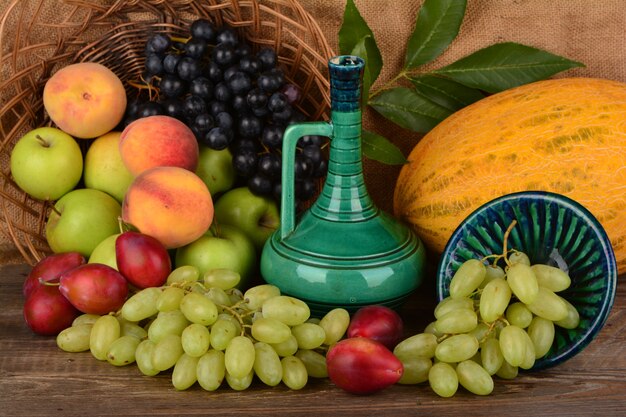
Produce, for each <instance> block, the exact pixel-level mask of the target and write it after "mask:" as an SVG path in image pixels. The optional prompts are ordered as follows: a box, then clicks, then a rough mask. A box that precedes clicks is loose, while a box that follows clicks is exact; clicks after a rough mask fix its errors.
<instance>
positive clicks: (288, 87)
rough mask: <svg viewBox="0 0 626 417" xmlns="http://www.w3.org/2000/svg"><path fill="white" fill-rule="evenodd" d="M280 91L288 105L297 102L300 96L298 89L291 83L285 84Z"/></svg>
mask: <svg viewBox="0 0 626 417" xmlns="http://www.w3.org/2000/svg"><path fill="white" fill-rule="evenodd" d="M280 91H281V92H282V93H283V94H284V95H285V97H287V101H289V104H293V103H296V102H297V101H298V100H300V97H301V95H302V92H301V91H300V88H298V86H297V85H295V84H292V83H287V84H285V85H284V86H283V88H282V89H281V90H280Z"/></svg>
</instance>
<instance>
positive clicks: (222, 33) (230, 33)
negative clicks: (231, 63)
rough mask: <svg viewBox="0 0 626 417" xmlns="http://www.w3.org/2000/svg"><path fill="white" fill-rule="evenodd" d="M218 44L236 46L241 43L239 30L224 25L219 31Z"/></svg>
mask: <svg viewBox="0 0 626 417" xmlns="http://www.w3.org/2000/svg"><path fill="white" fill-rule="evenodd" d="M216 40H217V44H218V45H227V46H230V47H234V46H236V45H237V44H238V43H239V37H238V36H237V32H235V30H234V29H233V28H230V27H227V26H224V27H222V28H220V30H219V32H218V33H217V39H216Z"/></svg>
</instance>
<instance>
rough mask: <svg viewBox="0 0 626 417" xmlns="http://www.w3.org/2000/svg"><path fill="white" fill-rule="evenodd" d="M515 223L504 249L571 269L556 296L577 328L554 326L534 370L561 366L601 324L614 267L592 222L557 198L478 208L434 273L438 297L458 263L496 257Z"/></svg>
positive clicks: (518, 197) (507, 200) (537, 195)
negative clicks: (571, 310) (575, 315)
mask: <svg viewBox="0 0 626 417" xmlns="http://www.w3.org/2000/svg"><path fill="white" fill-rule="evenodd" d="M513 220H516V221H517V224H516V225H515V226H514V227H513V229H512V231H511V233H510V235H509V238H508V245H507V246H508V248H509V249H517V250H520V251H523V252H525V253H526V254H527V255H528V257H529V258H530V260H531V263H533V264H534V263H547V264H552V265H555V254H557V257H558V256H560V257H561V259H562V261H564V262H565V264H566V265H567V268H568V269H569V275H570V278H571V281H572V283H571V286H570V287H569V288H568V289H567V290H565V291H563V292H560V293H558V294H559V295H561V296H562V297H564V298H565V299H566V300H568V301H569V302H570V303H572V304H573V305H574V306H575V307H576V309H577V310H578V312H579V314H580V324H579V326H578V327H577V328H576V329H573V330H567V329H563V328H561V327H559V326H556V325H555V333H556V334H555V341H554V344H553V345H552V348H551V349H550V351H549V352H548V353H547V354H546V356H544V357H543V358H541V359H538V360H537V361H536V362H535V365H534V367H533V368H532V369H533V370H537V369H544V368H548V367H551V366H555V365H557V364H560V363H562V362H564V361H566V360H567V359H570V358H571V357H573V356H575V355H576V354H577V353H578V352H580V351H582V350H583V349H584V348H585V347H586V346H587V345H588V344H589V343H590V342H591V341H592V340H593V339H594V338H595V336H596V335H597V333H598V332H599V331H600V329H601V328H602V326H603V325H604V323H605V321H606V319H607V317H608V314H609V311H610V309H611V307H612V305H613V301H614V299H615V286H616V283H617V267H616V262H615V254H614V252H613V249H612V247H611V243H610V241H609V238H608V236H607V234H606V232H605V231H604V229H603V228H602V226H601V225H600V223H599V222H598V221H597V220H596V218H595V217H594V216H593V215H592V214H591V213H590V212H589V211H588V210H587V209H585V208H584V207H583V206H582V205H580V204H579V203H577V202H576V201H574V200H572V199H570V198H568V197H565V196H563V195H560V194H554V193H550V192H541V191H526V192H519V193H513V194H508V195H505V196H502V197H499V198H497V199H494V200H492V201H490V202H488V203H486V204H485V205H483V206H481V207H479V208H478V209H477V210H476V211H474V212H473V213H472V214H471V215H470V216H468V217H467V219H465V220H464V221H463V222H462V223H461V224H460V225H459V227H458V228H457V229H456V230H455V232H454V233H453V234H452V236H451V237H450V240H449V241H448V244H447V245H446V248H445V249H444V253H443V255H442V257H441V259H440V262H439V266H438V271H437V297H438V299H439V300H442V299H443V298H445V297H447V296H448V294H449V292H448V288H449V284H450V280H451V279H452V276H453V274H454V272H455V271H456V270H457V269H458V268H459V266H460V265H461V263H463V262H464V261H466V260H468V259H471V258H479V259H480V258H482V257H484V256H486V255H490V254H500V253H502V250H503V240H504V234H505V232H506V230H507V228H508V226H509V225H510V224H511V222H512V221H513Z"/></svg>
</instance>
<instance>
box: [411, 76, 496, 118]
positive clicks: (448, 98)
mask: <svg viewBox="0 0 626 417" xmlns="http://www.w3.org/2000/svg"><path fill="white" fill-rule="evenodd" d="M410 80H411V82H412V83H413V85H414V86H415V90H416V91H417V93H418V94H421V95H422V96H424V97H426V98H428V99H430V100H432V101H434V102H435V103H437V104H439V105H441V106H443V107H445V108H446V109H448V110H451V111H453V112H454V111H457V110H460V109H462V108H463V107H466V106H469V105H470V104H472V103H474V102H476V101H478V100H480V99H483V98H484V97H485V95H484V94H483V93H482V92H481V91H480V90H477V89H475V88H471V87H467V86H464V85H463V84H459V83H457V82H456V81H454V80H450V79H448V78H443V77H439V76H436V75H429V74H426V75H421V76H417V77H410Z"/></svg>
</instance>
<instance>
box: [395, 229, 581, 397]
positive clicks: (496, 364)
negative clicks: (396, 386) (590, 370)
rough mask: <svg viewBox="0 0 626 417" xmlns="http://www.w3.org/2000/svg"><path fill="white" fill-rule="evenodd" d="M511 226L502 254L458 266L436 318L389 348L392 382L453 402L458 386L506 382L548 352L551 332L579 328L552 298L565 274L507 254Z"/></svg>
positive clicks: (480, 389)
mask: <svg viewBox="0 0 626 417" xmlns="http://www.w3.org/2000/svg"><path fill="white" fill-rule="evenodd" d="M515 224H516V222H515V221H513V222H512V223H511V225H510V226H509V228H508V229H507V231H506V233H505V236H504V245H503V252H502V253H501V254H493V255H489V256H486V257H484V258H482V259H469V260H467V261H465V262H463V263H462V264H461V265H460V267H459V268H458V269H457V270H456V272H455V273H454V275H453V276H452V279H451V281H450V286H449V295H448V296H447V297H446V298H444V299H443V300H441V301H440V302H439V303H438V304H437V306H436V307H435V310H434V316H435V320H434V321H432V322H431V323H430V324H428V325H427V326H426V328H425V329H424V332H423V333H420V334H417V335H414V336H411V337H409V338H407V339H405V340H404V341H402V342H401V343H400V344H398V345H397V346H396V348H395V349H394V354H395V355H396V356H397V357H398V358H399V359H400V360H401V362H403V364H404V366H405V373H404V375H403V377H402V379H401V380H400V381H399V383H401V384H402V383H404V384H417V383H421V382H426V381H428V383H429V385H430V387H431V388H432V390H433V391H434V392H435V393H436V394H437V395H439V396H441V397H451V396H453V395H454V394H455V393H456V392H457V390H458V388H459V385H460V386H461V387H463V388H465V389H466V390H467V391H469V392H471V393H474V394H476V395H488V394H490V393H491V392H492V391H493V388H494V378H493V377H494V376H497V377H499V378H503V379H513V378H515V377H516V376H517V375H518V371H519V369H526V370H527V369H531V368H532V367H533V365H534V364H535V361H536V360H537V359H540V358H542V357H544V356H545V355H546V354H547V353H548V352H549V350H550V348H551V347H552V344H553V341H554V335H555V326H560V327H562V328H566V329H574V328H576V327H577V326H578V324H579V321H580V319H579V315H578V312H577V311H576V308H575V307H574V306H573V305H572V304H571V303H569V302H568V301H567V300H566V299H565V298H563V297H562V296H560V295H559V294H558V293H559V292H561V291H563V290H565V289H567V288H568V287H569V286H570V284H571V280H570V277H569V276H568V274H567V272H565V271H563V270H561V269H559V268H558V267H555V266H550V265H545V264H533V265H531V262H530V259H529V258H528V256H527V255H526V254H525V253H523V252H521V251H518V250H515V249H507V239H508V235H509V233H510V232H511V230H512V228H513V227H514V226H515ZM500 260H503V261H504V265H505V266H504V267H501V266H499V265H498V262H499V261H500Z"/></svg>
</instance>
